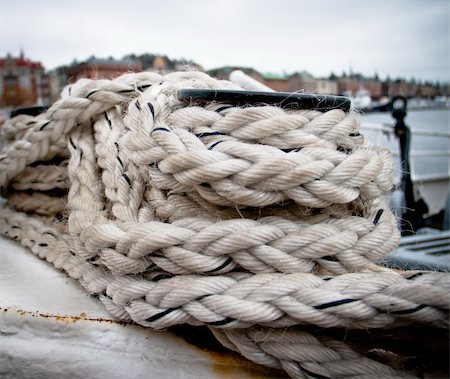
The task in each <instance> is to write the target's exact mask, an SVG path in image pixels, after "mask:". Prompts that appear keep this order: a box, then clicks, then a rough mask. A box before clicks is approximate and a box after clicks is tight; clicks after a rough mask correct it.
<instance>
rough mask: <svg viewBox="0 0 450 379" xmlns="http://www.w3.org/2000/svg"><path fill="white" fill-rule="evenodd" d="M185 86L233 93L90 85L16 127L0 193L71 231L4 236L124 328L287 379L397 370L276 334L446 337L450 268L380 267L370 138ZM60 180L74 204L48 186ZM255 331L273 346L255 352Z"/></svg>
mask: <svg viewBox="0 0 450 379" xmlns="http://www.w3.org/2000/svg"><path fill="white" fill-rule="evenodd" d="M180 88H231V89H233V88H236V87H235V86H234V85H233V84H231V83H229V82H223V81H217V80H215V79H212V78H210V77H208V76H207V75H205V74H201V73H174V74H169V75H166V76H164V77H163V76H160V75H157V74H152V73H141V74H135V75H125V76H123V77H120V78H118V79H116V80H114V81H90V80H83V81H79V82H78V83H76V84H74V85H72V86H69V87H68V88H66V89H65V91H64V92H63V94H62V99H61V100H59V101H58V102H57V103H55V104H54V105H53V106H52V107H51V108H50V109H49V110H48V111H47V112H46V114H44V115H42V116H39V117H38V118H35V119H26V120H25V121H24V119H23V117H21V118H19V119H17V120H16V121H17V124H16V123H15V122H16V121H15V120H14V119H13V120H11V121H10V122H8V123H7V124H6V126H5V127H4V130H6V131H7V134H5V135H7V136H9V140H10V141H11V142H10V143H9V144H8V145H7V146H6V147H5V149H4V151H3V152H2V155H1V160H0V185H1V186H3V187H7V186H8V185H10V189H9V192H10V195H9V196H8V197H9V203H10V207H12V208H15V209H16V210H19V211H24V212H28V213H30V212H34V213H36V214H39V215H43V216H47V217H48V216H50V217H51V216H52V215H55V214H62V215H64V214H65V213H66V212H67V213H68V214H69V217H68V223H67V226H68V231H69V233H68V234H67V233H66V230H65V228H66V227H67V226H66V225H65V223H64V222H62V223H57V224H54V225H53V226H54V227H50V226H47V225H46V224H48V223H49V219H48V218H47V219H43V218H38V217H31V218H30V217H29V216H26V215H24V214H22V213H18V212H17V211H14V210H11V209H7V208H4V209H2V211H1V215H0V231H1V233H3V234H5V235H8V236H10V237H12V238H16V239H17V240H19V241H20V242H21V243H22V244H23V245H25V246H27V247H29V248H31V250H32V251H33V252H34V253H35V254H37V255H38V256H40V257H41V258H43V259H47V260H48V261H49V262H52V263H53V264H54V265H55V266H56V267H57V268H61V269H64V270H65V271H66V272H67V273H68V274H69V275H70V276H72V277H74V278H75V279H78V280H79V281H80V283H81V284H82V285H83V286H84V287H85V288H86V289H87V290H88V291H89V292H90V293H92V294H97V295H99V298H100V300H101V301H102V302H103V303H104V304H105V306H106V308H107V309H108V310H109V311H110V312H111V313H112V314H113V315H114V316H116V317H118V318H120V319H123V320H133V321H135V322H137V323H139V324H141V325H145V326H149V327H153V328H157V329H164V328H167V327H169V326H171V325H176V324H184V323H188V324H193V325H207V326H209V327H210V328H212V330H213V331H214V334H215V335H216V336H217V337H218V338H219V340H220V341H221V342H223V343H224V345H225V346H228V347H230V348H232V349H234V350H238V351H240V352H241V353H242V354H244V355H245V356H246V357H248V358H249V359H251V360H253V361H255V362H257V363H261V364H265V365H268V366H271V367H282V368H284V369H285V370H286V371H287V372H288V373H289V374H290V375H291V376H293V377H316V378H318V377H321V378H322V377H325V378H326V377H349V375H350V372H351V373H352V375H353V377H375V375H376V376H378V377H379V376H380V375H384V376H386V375H391V376H398V375H403V374H400V373H398V372H395V371H393V370H392V369H390V368H388V367H386V366H385V365H382V364H381V363H377V362H373V361H369V360H368V359H362V360H361V359H360V358H358V357H359V355H358V354H357V353H356V352H353V351H351V350H349V348H348V347H345V346H344V345H342V343H339V344H336V343H334V342H333V343H329V344H328V345H327V344H326V343H325V345H323V343H322V342H320V343H319V342H318V340H317V338H315V337H313V336H311V335H310V334H305V332H302V331H297V330H296V329H289V332H287V333H285V332H281V331H280V330H278V328H286V327H289V326H295V325H307V324H313V325H317V326H320V327H346V328H362V329H367V328H382V327H394V326H397V325H400V324H404V323H411V322H414V323H419V324H428V325H430V324H432V325H434V326H441V327H448V319H447V317H448V309H449V298H448V290H449V289H450V277H449V275H448V274H440V273H428V272H424V273H401V272H394V271H391V270H388V269H386V268H382V267H379V266H377V265H376V263H375V262H376V261H378V260H379V259H380V258H381V257H382V256H384V255H385V254H386V253H388V252H390V251H392V250H393V249H394V248H395V247H396V245H397V244H398V241H399V233H398V230H397V225H396V220H395V218H394V217H393V215H392V214H391V212H390V210H389V208H388V207H386V206H385V205H384V201H383V196H387V195H388V192H389V190H390V187H391V178H390V176H391V169H392V163H391V159H390V155H389V153H388V152H387V151H385V150H382V149H376V148H369V147H366V146H365V145H364V144H363V138H362V136H361V135H360V134H359V132H358V130H359V122H358V119H357V117H356V116H355V115H353V114H346V113H344V112H342V111H339V110H332V111H329V112H326V113H321V112H318V111H313V110H312V111H298V110H297V111H294V110H282V109H280V108H277V107H273V106H260V107H247V108H235V107H229V106H224V105H223V104H214V103H211V104H208V105H206V106H205V107H200V106H194V105H191V106H186V105H185V104H183V103H181V102H180V101H179V100H178V99H177V97H176V91H177V90H178V89H180ZM24 123H25V124H26V125H27V126H28V128H26V127H24V126H23V125H24ZM15 125H17V126H15ZM14 130H17V131H20V135H18V136H17V137H16V138H13V137H12V135H13V132H12V131H14ZM67 152H70V159H69V162H68V166H65V164H66V162H65V157H67V155H68V154H67ZM34 162H37V163H35V164H34V165H32V166H30V165H31V164H32V163H34ZM46 162H47V163H46ZM49 162H50V163H51V162H57V164H58V166H57V169H55V170H52V169H51V168H49V166H48V164H49ZM69 183H70V189H69V192H68V194H67V196H68V197H67V200H64V199H61V198H58V196H61V195H64V192H62V193H61V192H60V193H56V194H55V193H52V192H48V190H50V189H51V190H56V191H64V190H65V189H67V188H68V185H69ZM20 191H26V192H20ZM30 191H34V192H31V193H30ZM39 191H43V192H42V193H41V192H39ZM45 191H47V192H45ZM51 198H53V199H54V200H55V201H54V202H52V201H51V200H50V199H51ZM58 201H59V202H58ZM66 201H67V206H66ZM61 202H62V204H63V205H62V206H61ZM58 228H59V231H58V230H57V229H58ZM255 328H260V329H255ZM261 328H262V329H261ZM268 328H277V329H276V330H271V329H268ZM219 329H220V330H219ZM242 329H244V330H242ZM254 330H258V334H257V336H258V337H256V334H255V333H254V332H253V331H254ZM261 333H263V334H264V333H265V335H271V337H270V338H271V339H270V341H274V342H273V343H274V344H275V345H274V346H276V348H273V347H267V346H269V345H270V344H269V345H267V346H266V345H265V346H266V347H265V350H264V349H262V350H261V345H260V343H258V338H260V337H261ZM267 338H269V337H267ZM321 344H322V345H321ZM306 345H311V346H310V351H311V352H310V353H308V354H306V353H304V352H305V349H306V348H305V346H306ZM298 346H300V347H298ZM313 346H316V347H314V348H313ZM317 346H318V347H317ZM278 351H281V353H279V352H278ZM268 352H270V353H268ZM305 354H306V355H305ZM258 357H265V358H258ZM325 357H328V358H325ZM339 361H342V362H341V363H342V364H343V365H344V366H345V369H344V368H342V365H340V364H339V363H338V362H339ZM364 370H366V371H364ZM363 373H366V374H367V376H364V375H363Z"/></svg>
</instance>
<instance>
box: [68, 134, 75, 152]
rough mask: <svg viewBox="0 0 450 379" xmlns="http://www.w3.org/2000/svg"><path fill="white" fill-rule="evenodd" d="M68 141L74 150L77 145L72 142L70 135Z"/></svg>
mask: <svg viewBox="0 0 450 379" xmlns="http://www.w3.org/2000/svg"><path fill="white" fill-rule="evenodd" d="M69 142H70V144H71V145H72V147H73V148H74V149H75V150H76V149H77V147H76V146H75V144H74V143H73V141H72V137H70V138H69Z"/></svg>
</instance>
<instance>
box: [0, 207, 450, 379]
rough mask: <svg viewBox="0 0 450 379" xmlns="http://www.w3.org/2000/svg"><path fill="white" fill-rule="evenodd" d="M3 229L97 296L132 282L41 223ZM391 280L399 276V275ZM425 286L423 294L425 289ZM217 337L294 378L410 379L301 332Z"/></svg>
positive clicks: (16, 221) (4, 216)
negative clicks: (78, 252)
mask: <svg viewBox="0 0 450 379" xmlns="http://www.w3.org/2000/svg"><path fill="white" fill-rule="evenodd" d="M0 227H1V229H0V231H1V233H2V234H5V235H8V236H9V237H10V238H14V239H16V240H19V241H20V242H21V243H22V244H23V245H24V246H27V247H28V248H30V250H31V251H32V252H33V253H34V254H36V255H38V256H39V257H40V258H41V259H46V260H47V261H49V262H51V263H53V264H54V265H55V267H57V268H59V269H63V270H65V271H66V272H67V273H68V274H69V275H70V276H71V277H72V278H74V279H77V280H79V282H80V283H81V284H82V286H83V287H84V288H86V289H87V291H88V292H90V293H91V294H95V293H99V292H101V291H105V290H104V289H105V288H108V287H110V288H115V289H117V288H119V287H120V285H121V284H123V283H124V281H126V282H128V283H129V282H130V279H131V277H127V278H125V277H124V278H117V277H116V278H114V279H113V278H112V277H111V276H110V275H109V274H108V273H106V272H105V271H104V270H101V269H100V268H98V267H96V266H95V265H93V264H91V263H89V262H87V261H85V260H83V259H82V258H80V257H78V256H77V255H75V254H74V253H73V252H71V251H70V249H69V246H70V237H69V236H61V235H60V234H59V233H58V232H57V231H56V230H55V229H54V228H51V227H48V226H45V225H44V224H43V223H42V222H40V221H39V220H37V219H35V218H30V217H28V216H26V215H24V214H20V213H17V212H14V211H10V210H4V212H2V213H1V215H0ZM385 274H387V273H385ZM389 274H390V275H396V276H397V275H399V273H393V272H391V273H389ZM158 275H159V276H160V274H156V275H153V277H154V278H155V279H156V278H157V276H158ZM347 275H349V274H347ZM401 275H402V276H404V277H405V278H407V279H406V280H408V281H413V282H415V281H418V282H422V283H426V284H431V283H430V279H431V280H435V279H436V277H437V276H441V277H442V278H445V277H446V276H447V275H446V274H439V273H420V272H410V273H402V274H401ZM330 280H332V279H330ZM421 286H422V288H423V285H421ZM431 288H432V287H431ZM107 304H108V306H109V310H110V311H112V312H113V313H115V314H116V316H117V317H119V318H121V319H124V320H129V315H128V314H127V312H126V311H124V309H123V308H121V307H117V306H115V305H114V303H113V302H112V301H110V303H108V302H107ZM212 331H213V333H214V335H215V336H216V337H217V338H218V340H219V341H220V342H221V343H223V344H224V346H226V347H228V348H230V349H232V350H235V351H239V352H240V353H242V354H243V355H244V356H245V357H247V358H248V359H250V360H252V361H254V362H256V363H259V364H263V365H266V366H269V367H275V368H280V367H282V368H283V369H284V370H286V372H288V373H289V374H290V375H291V376H292V377H294V378H309V377H313V378H315V377H318V376H317V375H322V377H329V378H346V377H351V378H359V377H364V378H375V377H376V375H377V377H380V375H382V377H404V376H405V374H403V373H399V372H396V371H394V370H392V369H391V368H389V367H388V366H385V365H383V364H381V363H378V362H375V361H373V360H370V359H367V358H365V357H362V356H360V355H359V354H358V353H356V352H355V351H353V350H352V349H350V348H349V347H348V346H347V345H345V344H344V343H343V342H341V341H337V340H333V339H330V338H327V337H315V336H313V335H311V334H310V333H308V332H304V331H301V330H295V329H288V330H286V329H281V330H279V329H267V328H262V327H258V328H250V329H244V330H242V329H239V330H236V331H235V330H233V329H230V330H228V329H216V328H212Z"/></svg>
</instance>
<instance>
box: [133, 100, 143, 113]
mask: <svg viewBox="0 0 450 379" xmlns="http://www.w3.org/2000/svg"><path fill="white" fill-rule="evenodd" d="M134 105H136V108H137V109H139V111H141V110H142V108H141V103H140V102H139V100H136V102H135V103H134Z"/></svg>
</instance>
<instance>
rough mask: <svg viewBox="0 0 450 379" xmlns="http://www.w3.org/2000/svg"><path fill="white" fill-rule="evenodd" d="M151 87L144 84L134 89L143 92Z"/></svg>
mask: <svg viewBox="0 0 450 379" xmlns="http://www.w3.org/2000/svg"><path fill="white" fill-rule="evenodd" d="M151 86H152V85H151V84H144V85H143V86H137V87H136V89H137V90H138V91H141V92H144V91H145V90H146V89H147V88H150V87H151Z"/></svg>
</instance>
